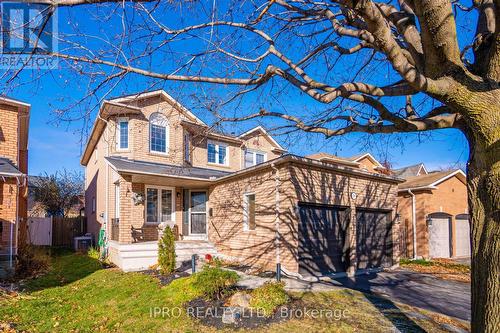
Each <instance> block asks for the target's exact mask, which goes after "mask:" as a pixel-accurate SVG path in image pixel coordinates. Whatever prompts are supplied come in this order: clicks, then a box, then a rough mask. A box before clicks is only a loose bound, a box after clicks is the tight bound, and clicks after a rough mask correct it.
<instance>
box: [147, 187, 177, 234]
mask: <svg viewBox="0 0 500 333" xmlns="http://www.w3.org/2000/svg"><path fill="white" fill-rule="evenodd" d="M150 188H154V189H157V190H158V203H157V204H158V205H157V207H156V209H157V210H158V211H157V216H158V217H159V218H160V221H156V222H149V221H148V189H150ZM161 190H170V191H172V219H171V220H170V221H165V223H168V222H174V223H175V214H176V209H175V195H176V194H175V187H168V186H156V185H146V188H145V191H144V223H145V224H148V225H158V224H160V223H162V221H161V208H162V207H161Z"/></svg>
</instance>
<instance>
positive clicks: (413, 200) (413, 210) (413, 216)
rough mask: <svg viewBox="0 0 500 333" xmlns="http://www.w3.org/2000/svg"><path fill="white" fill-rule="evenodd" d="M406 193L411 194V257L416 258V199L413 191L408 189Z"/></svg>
mask: <svg viewBox="0 0 500 333" xmlns="http://www.w3.org/2000/svg"><path fill="white" fill-rule="evenodd" d="M408 193H409V194H410V195H411V220H412V226H413V259H414V260H415V259H417V212H416V206H417V199H416V197H415V193H413V192H412V191H411V189H408Z"/></svg>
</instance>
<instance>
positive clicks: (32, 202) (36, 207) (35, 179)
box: [28, 176, 85, 217]
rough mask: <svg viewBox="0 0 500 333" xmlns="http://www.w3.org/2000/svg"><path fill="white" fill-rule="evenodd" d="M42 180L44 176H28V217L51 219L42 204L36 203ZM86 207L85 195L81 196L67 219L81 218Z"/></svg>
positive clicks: (70, 210) (67, 215) (67, 214)
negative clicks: (36, 194) (37, 191)
mask: <svg viewBox="0 0 500 333" xmlns="http://www.w3.org/2000/svg"><path fill="white" fill-rule="evenodd" d="M40 178H43V176H28V217H49V216H50V214H49V213H48V212H47V211H46V209H45V207H44V206H43V205H42V203H41V202H38V201H36V198H35V190H36V188H37V186H39V185H38V184H39V182H40ZM84 207H85V194H81V195H79V196H78V198H76V200H75V203H74V204H73V205H72V206H71V208H70V209H69V211H68V212H67V213H66V217H78V216H80V215H81V214H82V213H83V211H84Z"/></svg>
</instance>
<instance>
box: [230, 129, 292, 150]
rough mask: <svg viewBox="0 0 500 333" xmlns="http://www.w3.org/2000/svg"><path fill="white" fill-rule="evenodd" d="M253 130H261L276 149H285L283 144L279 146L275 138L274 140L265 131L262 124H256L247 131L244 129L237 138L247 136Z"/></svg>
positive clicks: (253, 131)
mask: <svg viewBox="0 0 500 333" xmlns="http://www.w3.org/2000/svg"><path fill="white" fill-rule="evenodd" d="M255 132H261V133H262V134H264V136H266V137H267V138H268V139H269V141H270V142H271V143H272V144H273V145H274V146H275V147H276V148H277V149H278V150H281V151H283V152H285V151H286V149H285V148H283V146H281V145H280V144H279V143H278V142H277V141H276V140H274V138H273V137H272V136H271V135H270V134H269V133H268V132H267V131H266V129H265V128H264V127H262V126H260V125H259V126H256V127H254V128H252V129H250V130H248V131H246V132H245V133H242V134H240V135H239V136H238V138H240V139H241V138H244V137H246V136H249V135H250V134H253V133H255Z"/></svg>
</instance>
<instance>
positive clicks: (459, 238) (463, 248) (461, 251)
mask: <svg viewBox="0 0 500 333" xmlns="http://www.w3.org/2000/svg"><path fill="white" fill-rule="evenodd" d="M455 226H456V232H455V237H456V242H455V244H456V247H457V249H456V251H455V255H456V256H457V257H470V254H471V252H470V246H471V244H470V243H471V240H470V223H469V220H468V219H464V218H457V219H456V220H455Z"/></svg>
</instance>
